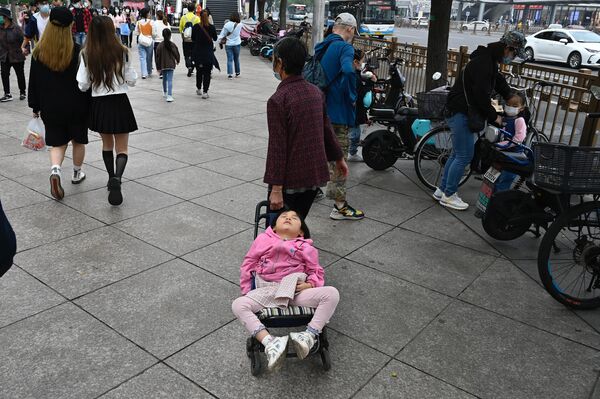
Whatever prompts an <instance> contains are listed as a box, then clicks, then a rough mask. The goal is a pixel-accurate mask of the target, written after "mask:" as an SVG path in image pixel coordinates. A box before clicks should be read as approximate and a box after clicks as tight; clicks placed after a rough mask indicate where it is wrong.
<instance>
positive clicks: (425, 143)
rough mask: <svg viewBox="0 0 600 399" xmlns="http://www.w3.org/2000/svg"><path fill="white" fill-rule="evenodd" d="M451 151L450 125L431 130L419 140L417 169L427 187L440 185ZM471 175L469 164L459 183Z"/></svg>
mask: <svg viewBox="0 0 600 399" xmlns="http://www.w3.org/2000/svg"><path fill="white" fill-rule="evenodd" d="M451 152H452V138H451V133H450V128H449V127H448V125H443V126H439V127H436V128H434V129H432V130H430V131H429V132H427V133H425V135H424V136H423V137H422V138H421V140H419V142H418V143H417V148H416V150H415V171H416V172H417V177H418V178H419V180H421V182H422V183H423V184H424V185H425V186H426V187H427V188H429V189H431V190H435V189H436V188H437V187H438V186H439V185H440V183H441V181H442V175H443V173H444V167H445V166H446V162H447V161H448V158H450V153H451ZM470 175H471V167H470V165H469V166H468V167H467V168H466V169H465V173H464V175H463V177H462V179H461V180H460V183H459V184H458V185H459V186H461V185H463V184H464V183H465V182H466V181H467V180H468V179H469V176H470Z"/></svg>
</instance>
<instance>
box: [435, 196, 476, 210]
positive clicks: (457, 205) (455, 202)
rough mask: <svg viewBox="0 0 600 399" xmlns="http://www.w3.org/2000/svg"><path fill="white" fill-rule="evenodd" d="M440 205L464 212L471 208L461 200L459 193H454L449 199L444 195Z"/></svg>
mask: <svg viewBox="0 0 600 399" xmlns="http://www.w3.org/2000/svg"><path fill="white" fill-rule="evenodd" d="M440 205H442V206H445V207H446V208H450V209H455V210H457V211H464V210H466V209H467V208H468V207H469V204H467V203H466V202H465V201H463V200H462V199H460V197H459V196H458V194H457V193H454V194H452V195H451V196H449V197H447V196H446V194H442V199H441V200H440Z"/></svg>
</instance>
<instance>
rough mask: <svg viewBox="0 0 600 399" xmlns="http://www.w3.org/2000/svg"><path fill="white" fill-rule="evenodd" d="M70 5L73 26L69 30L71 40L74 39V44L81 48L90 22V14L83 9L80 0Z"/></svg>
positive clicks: (83, 6) (75, 0)
mask: <svg viewBox="0 0 600 399" xmlns="http://www.w3.org/2000/svg"><path fill="white" fill-rule="evenodd" d="M71 5H72V6H73V10H72V13H73V26H72V28H71V31H72V32H73V38H75V43H77V44H78V45H79V46H83V44H84V43H85V37H86V36H87V32H88V29H89V27H90V23H91V22H92V13H91V12H90V10H88V9H87V8H86V7H85V5H84V4H83V1H81V0H74V1H72V2H71Z"/></svg>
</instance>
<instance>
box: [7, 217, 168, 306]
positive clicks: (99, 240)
mask: <svg viewBox="0 0 600 399" xmlns="http://www.w3.org/2000/svg"><path fill="white" fill-rule="evenodd" d="M67 254H68V255H67ZM171 258H172V256H171V255H169V254H167V253H165V252H163V251H161V250H159V249H156V248H153V247H152V246H150V245H148V244H146V243H144V242H142V241H140V240H138V239H136V238H134V237H131V236H128V235H127V234H124V233H123V232H121V231H119V230H117V229H115V228H112V227H103V228H101V229H97V230H94V231H90V232H88V233H84V234H81V235H79V236H77V237H76V238H75V239H73V238H67V239H65V240H62V241H58V242H56V243H53V244H49V245H44V246H41V247H38V248H35V249H33V250H30V251H26V252H23V253H20V254H18V255H17V257H16V258H15V263H17V264H18V265H19V266H21V267H22V268H24V269H25V270H27V271H28V272H30V273H31V274H33V275H34V276H36V277H37V278H39V279H40V280H42V281H43V282H45V283H46V284H48V285H49V286H50V287H52V288H54V289H55V290H57V291H59V292H60V293H62V294H63V295H65V296H66V297H68V298H75V297H77V296H80V295H83V294H85V293H87V292H90V291H92V290H95V289H98V288H100V287H103V286H105V285H107V284H110V283H113V282H115V281H118V280H120V279H122V278H125V277H128V276H130V275H132V274H134V273H138V272H140V271H142V270H145V269H148V268H150V267H152V266H156V265H158V264H160V263H163V262H166V261H168V260H169V259H171ZM49 265H52V267H49Z"/></svg>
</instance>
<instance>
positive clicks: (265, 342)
mask: <svg viewBox="0 0 600 399" xmlns="http://www.w3.org/2000/svg"><path fill="white" fill-rule="evenodd" d="M274 339H275V337H274V336H272V335H271V334H269V335H267V336H266V337H264V338H263V339H262V341H260V343H261V344H263V346H267V345H269V344H270V343H271V341H273V340H274Z"/></svg>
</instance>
